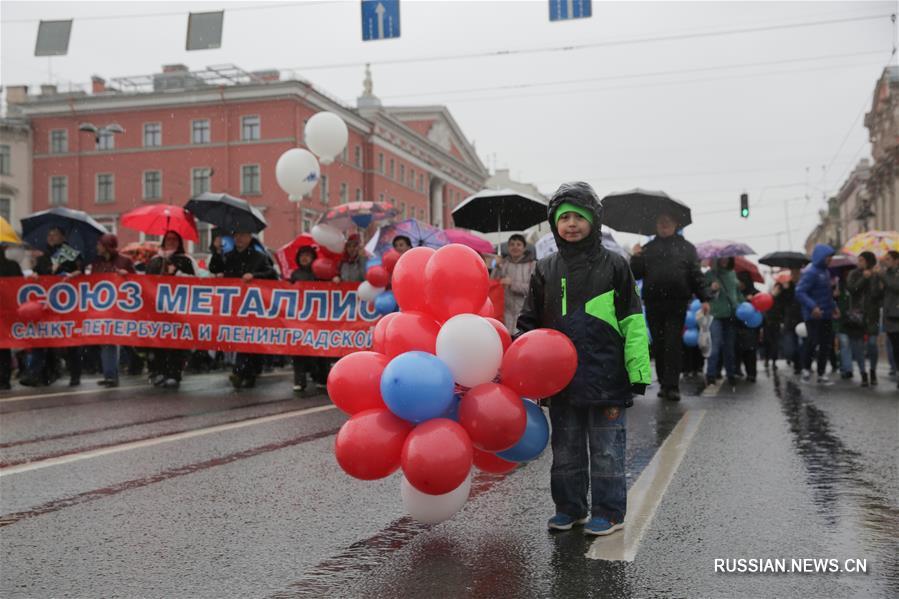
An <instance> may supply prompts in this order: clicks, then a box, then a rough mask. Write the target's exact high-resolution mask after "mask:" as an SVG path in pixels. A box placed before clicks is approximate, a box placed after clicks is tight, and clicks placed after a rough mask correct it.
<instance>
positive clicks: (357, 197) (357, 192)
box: [356, 187, 362, 202]
mask: <svg viewBox="0 0 899 599" xmlns="http://www.w3.org/2000/svg"><path fill="white" fill-rule="evenodd" d="M356 201H357V202H361V201H362V190H361V189H359V188H358V187H357V188H356Z"/></svg>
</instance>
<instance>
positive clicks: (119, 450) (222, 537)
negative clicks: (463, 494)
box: [0, 371, 899, 597]
mask: <svg viewBox="0 0 899 599" xmlns="http://www.w3.org/2000/svg"><path fill="white" fill-rule="evenodd" d="M289 378H290V377H289V375H288V374H287V372H286V371H284V372H281V373H275V374H272V375H268V376H266V377H264V378H262V379H260V382H259V385H258V387H257V388H256V389H253V390H243V391H241V392H235V391H233V390H231V389H230V387H228V385H227V381H226V379H225V377H224V375H222V374H214V375H198V376H190V377H187V378H186V379H185V383H184V385H183V386H182V389H181V390H180V391H178V392H162V391H159V390H154V389H151V388H147V387H146V386H145V385H143V384H142V382H141V381H140V380H138V379H123V386H122V387H120V388H119V389H116V390H110V391H96V390H94V389H92V388H91V386H93V385H94V383H93V381H86V382H85V384H84V385H82V387H81V388H80V389H79V390H77V391H76V392H75V393H74V394H72V393H69V392H68V389H67V388H65V387H63V386H60V385H59V384H57V385H56V386H54V387H51V388H47V389H41V390H38V393H40V395H41V397H34V395H35V394H36V392H35V390H31V389H22V388H16V389H14V391H13V392H11V393H5V394H0V543H2V547H0V551H2V553H0V555H2V572H0V596H3V597H51V596H53V597H322V596H336V597H810V596H827V597H892V596H896V593H897V592H899V558H897V555H899V543H897V534H896V531H897V530H899V474H897V467H899V466H897V455H899V392H897V391H896V388H895V382H892V381H889V380H887V378H886V372H885V371H884V372H883V374H882V375H881V379H882V380H881V385H880V386H879V387H878V388H877V389H876V390H860V389H859V388H858V387H855V386H851V385H850V384H849V383H840V384H837V385H836V386H834V387H831V388H819V387H816V386H807V385H797V384H796V383H795V382H793V381H791V380H789V379H788V378H786V377H768V376H766V375H764V374H762V375H761V376H760V380H759V382H758V383H756V384H755V385H749V384H745V383H742V384H740V385H738V387H737V388H736V389H735V390H730V389H721V390H719V391H718V392H717V394H714V393H710V394H708V395H707V396H701V397H696V396H694V397H685V399H684V401H682V402H680V403H677V404H671V403H666V402H660V401H659V400H657V399H656V398H655V389H654V388H651V389H650V391H649V393H648V394H647V397H646V398H644V399H642V400H639V401H638V402H637V405H636V406H635V407H634V408H633V409H632V410H631V411H630V412H629V420H628V429H629V430H628V451H627V468H628V477H629V483H630V484H633V483H634V482H635V481H636V480H637V479H638V478H639V477H640V475H641V473H643V471H644V468H646V466H647V464H649V463H650V460H652V459H653V456H655V455H656V452H657V451H658V450H659V447H660V446H661V445H662V443H663V442H664V441H665V439H666V438H668V436H669V435H670V434H671V433H672V431H673V430H675V427H676V426H678V423H679V422H681V419H682V418H683V417H684V415H685V414H686V413H687V412H692V413H694V414H698V413H700V412H702V411H704V414H703V416H702V418H701V421H700V422H699V425H698V428H697V430H696V433H695V436H693V438H692V440H691V441H689V443H688V444H687V443H686V442H685V443H683V447H680V449H681V450H682V451H683V461H682V462H681V463H680V465H679V467H678V468H677V469H676V471H674V473H673V477H672V479H671V483H670V485H669V486H668V487H667V490H665V492H664V494H663V495H662V496H661V500H660V502H659V504H658V507H657V508H656V509H655V513H654V515H653V517H652V519H651V521H650V522H649V525H648V528H647V529H646V532H645V535H644V536H643V537H642V539H641V540H640V542H639V544H638V545H637V548H636V555H635V558H634V560H633V561H632V562H624V561H604V560H597V559H591V558H588V557H587V554H589V553H590V552H591V543H592V542H593V541H591V540H589V539H585V537H584V536H583V535H582V533H580V532H579V531H577V530H575V531H572V532H568V533H557V534H550V533H548V532H547V531H546V530H545V528H544V524H545V520H546V518H548V517H549V516H550V515H551V514H552V511H553V510H552V506H551V500H550V494H549V465H550V455H549V451H547V452H546V453H544V455H543V456H542V457H541V458H540V459H539V460H537V461H535V462H533V463H531V464H528V465H527V466H525V467H523V468H520V469H519V470H517V471H515V472H513V473H511V474H509V475H506V476H496V475H483V474H480V475H478V476H477V477H476V478H475V484H474V486H473V491H472V497H471V499H470V500H469V502H468V504H467V505H466V507H465V508H464V509H463V511H462V512H460V513H459V514H457V515H456V517H454V518H453V519H452V520H450V521H448V522H445V523H443V524H440V525H436V526H424V525H420V524H417V523H415V522H413V521H411V520H410V519H409V518H407V517H405V516H404V515H403V509H402V503H401V500H400V497H399V475H394V476H392V477H390V478H388V479H386V480H382V481H375V482H362V481H357V480H354V479H351V478H349V477H348V476H346V475H345V474H343V473H342V472H341V471H340V470H339V468H338V467H337V465H336V462H335V460H334V457H333V453H332V444H333V441H334V433H335V432H336V430H337V429H338V428H339V426H340V425H341V423H342V422H343V421H344V420H345V418H344V417H343V416H342V415H341V414H340V412H338V411H337V410H335V409H330V408H329V407H328V406H329V405H330V404H329V402H328V400H327V398H326V397H325V396H323V395H320V394H319V395H316V394H314V393H310V394H309V395H307V396H306V397H302V398H295V397H293V396H292V394H291V391H290V386H289ZM707 393H708V392H707ZM669 445H671V444H669ZM666 447H667V446H666ZM649 470H651V468H650V469H647V471H649ZM618 534H623V533H618ZM716 558H718V559H724V558H763V559H764V558H787V561H788V562H789V560H790V559H791V558H797V559H798V558H836V559H838V560H839V562H840V564H841V565H842V563H843V561H844V560H846V559H849V558H858V559H866V560H867V569H868V573H867V574H853V573H845V572H842V573H826V574H825V573H817V574H814V573H804V574H800V573H776V574H771V573H766V574H760V573H755V574H752V573H742V574H740V573H716V572H715V569H714V563H715V559H716Z"/></svg>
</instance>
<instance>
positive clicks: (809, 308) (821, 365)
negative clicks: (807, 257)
mask: <svg viewBox="0 0 899 599" xmlns="http://www.w3.org/2000/svg"><path fill="white" fill-rule="evenodd" d="M833 255H834V249H833V248H832V247H830V246H829V245H825V244H823V243H819V244H818V245H816V246H815V249H814V250H812V264H811V266H809V267H808V268H807V269H806V270H805V272H803V273H802V277H801V278H800V279H799V285H797V286H796V298H797V299H798V300H799V303H800V304H801V305H802V318H803V320H804V321H805V327H806V330H807V331H808V338H807V339H806V340H805V345H804V347H805V351H804V352H803V356H802V380H803V381H804V382H809V381H811V378H812V373H811V368H812V356H813V355H814V354H815V353H817V356H818V384H819V385H833V382H832V381H831V380H830V379H829V378H827V376H826V375H825V374H824V373H825V372H826V371H827V362H828V361H829V358H830V355H831V352H832V351H833V341H834V337H833V335H834V333H833V320H834V319H835V318H837V319H838V318H839V317H840V310H839V308H837V306H836V303H834V298H833V290H832V288H831V283H830V273H829V272H828V270H827V267H828V265H829V264H830V261H831V259H832V258H833Z"/></svg>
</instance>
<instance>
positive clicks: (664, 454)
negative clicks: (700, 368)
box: [586, 410, 705, 562]
mask: <svg viewBox="0 0 899 599" xmlns="http://www.w3.org/2000/svg"><path fill="white" fill-rule="evenodd" d="M704 416H705V410H690V411H688V412H687V413H686V414H684V416H683V418H681V419H680V422H678V423H677V426H675V427H674V430H673V431H671V434H670V435H668V438H667V439H665V442H664V443H662V446H661V447H659V450H658V451H657V452H656V454H655V455H654V456H653V458H652V461H650V462H649V465H648V466H646V468H644V469H643V472H642V473H641V474H640V477H639V478H638V479H637V482H635V483H634V486H633V487H631V490H630V491H629V492H628V494H627V516H626V517H625V527H624V531H623V532H619V533H617V534H612V535H610V536H608V537H600V538H598V539H597V540H595V541H594V542H593V544H592V545H591V546H590V549H588V550H587V554H586V557H587V558H589V559H601V560H608V561H625V562H632V561H634V557H635V556H636V555H637V549H638V548H639V546H640V540H641V539H642V538H643V534H644V533H645V532H646V529H647V528H649V524H650V523H651V522H652V518H653V516H655V513H656V508H658V507H659V504H660V503H661V502H662V498H663V497H664V496H665V491H667V490H668V484H669V483H670V482H671V479H672V478H674V473H675V472H676V471H677V468H678V466H680V463H681V460H682V459H683V457H684V454H686V453H687V449H688V448H689V447H690V443H691V442H692V440H693V437H694V435H695V434H696V431H697V430H699V423H700V422H702V419H703V417H704Z"/></svg>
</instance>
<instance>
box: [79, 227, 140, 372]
mask: <svg viewBox="0 0 899 599" xmlns="http://www.w3.org/2000/svg"><path fill="white" fill-rule="evenodd" d="M90 268H91V274H100V273H116V274H118V275H120V276H125V275H127V274H129V273H134V272H135V271H134V264H133V263H132V262H131V258H128V257H127V256H123V255H122V254H120V253H119V240H118V238H117V237H116V236H115V235H113V234H111V233H107V234H105V235H103V236H102V237H100V241H98V242H97V257H96V258H94V261H93V262H91V265H90ZM100 364H102V366H103V378H102V379H101V380H99V381H97V384H98V385H100V386H103V387H118V386H119V347H118V346H117V345H101V346H100Z"/></svg>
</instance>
